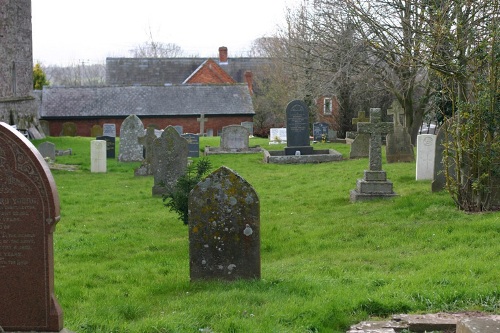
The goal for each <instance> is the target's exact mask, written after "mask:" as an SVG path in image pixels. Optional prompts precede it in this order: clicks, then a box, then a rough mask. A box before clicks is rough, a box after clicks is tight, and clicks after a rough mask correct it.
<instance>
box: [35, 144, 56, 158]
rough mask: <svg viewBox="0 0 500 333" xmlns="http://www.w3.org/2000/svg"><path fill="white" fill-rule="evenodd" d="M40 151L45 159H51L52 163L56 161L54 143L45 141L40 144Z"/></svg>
mask: <svg viewBox="0 0 500 333" xmlns="http://www.w3.org/2000/svg"><path fill="white" fill-rule="evenodd" d="M38 151H39V152H40V154H41V155H42V157H43V158H49V159H50V160H51V161H52V162H53V161H55V160H56V145H55V144H53V143H52V142H49V141H45V142H42V143H40V145H38Z"/></svg>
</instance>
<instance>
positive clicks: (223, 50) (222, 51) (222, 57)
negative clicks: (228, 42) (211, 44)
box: [219, 46, 227, 65]
mask: <svg viewBox="0 0 500 333" xmlns="http://www.w3.org/2000/svg"><path fill="white" fill-rule="evenodd" d="M226 64H227V47H225V46H221V47H219V65H226Z"/></svg>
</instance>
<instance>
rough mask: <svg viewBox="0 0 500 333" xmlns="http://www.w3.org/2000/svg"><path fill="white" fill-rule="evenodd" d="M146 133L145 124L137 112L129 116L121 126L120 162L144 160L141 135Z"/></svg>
mask: <svg viewBox="0 0 500 333" xmlns="http://www.w3.org/2000/svg"><path fill="white" fill-rule="evenodd" d="M143 135H144V125H143V124H142V121H141V120H140V119H139V117H137V116H136V115H135V114H133V115H130V116H128V117H127V118H126V119H125V120H124V121H123V123H122V125H121V127H120V154H119V155H118V161H120V162H140V161H142V160H143V151H142V145H141V144H140V143H139V137H140V136H143Z"/></svg>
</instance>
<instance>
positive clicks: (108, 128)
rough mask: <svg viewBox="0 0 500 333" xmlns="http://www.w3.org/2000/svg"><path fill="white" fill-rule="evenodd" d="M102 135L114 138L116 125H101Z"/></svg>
mask: <svg viewBox="0 0 500 333" xmlns="http://www.w3.org/2000/svg"><path fill="white" fill-rule="evenodd" d="M102 136H110V137H112V138H115V137H116V125H115V124H104V125H102Z"/></svg>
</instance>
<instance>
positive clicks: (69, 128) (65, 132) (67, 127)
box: [60, 122, 76, 136]
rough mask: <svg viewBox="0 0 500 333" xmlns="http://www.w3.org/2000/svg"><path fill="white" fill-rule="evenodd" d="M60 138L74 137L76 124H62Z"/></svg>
mask: <svg viewBox="0 0 500 333" xmlns="http://www.w3.org/2000/svg"><path fill="white" fill-rule="evenodd" d="M60 136H76V124H75V123H72V122H65V123H63V124H62V131H61V134H60Z"/></svg>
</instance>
